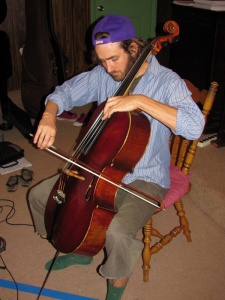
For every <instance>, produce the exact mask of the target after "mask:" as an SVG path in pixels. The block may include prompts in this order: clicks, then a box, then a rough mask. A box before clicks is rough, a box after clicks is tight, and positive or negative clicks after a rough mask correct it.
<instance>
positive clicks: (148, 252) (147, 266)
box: [142, 220, 152, 282]
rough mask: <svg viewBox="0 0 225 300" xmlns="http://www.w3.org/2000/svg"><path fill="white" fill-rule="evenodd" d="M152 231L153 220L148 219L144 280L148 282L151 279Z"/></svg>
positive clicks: (144, 230) (145, 230)
mask: <svg viewBox="0 0 225 300" xmlns="http://www.w3.org/2000/svg"><path fill="white" fill-rule="evenodd" d="M151 233H152V220H150V221H148V223H147V224H146V225H145V226H144V229H143V235H144V239H143V242H144V249H143V255H142V257H143V267H142V268H143V280H144V281H145V282H148V280H149V272H150V260H151V250H150V244H151Z"/></svg>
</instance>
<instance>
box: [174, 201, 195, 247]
mask: <svg viewBox="0 0 225 300" xmlns="http://www.w3.org/2000/svg"><path fill="white" fill-rule="evenodd" d="M174 206H175V208H176V210H177V215H178V216H179V219H180V226H182V229H183V233H184V235H185V236H186V239H187V241H188V242H191V241H192V240H191V231H190V229H189V223H188V220H187V218H186V216H185V211H184V206H183V202H182V200H181V199H180V200H179V201H177V202H176V203H175V204H174Z"/></svg>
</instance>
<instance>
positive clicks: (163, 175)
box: [46, 56, 204, 188]
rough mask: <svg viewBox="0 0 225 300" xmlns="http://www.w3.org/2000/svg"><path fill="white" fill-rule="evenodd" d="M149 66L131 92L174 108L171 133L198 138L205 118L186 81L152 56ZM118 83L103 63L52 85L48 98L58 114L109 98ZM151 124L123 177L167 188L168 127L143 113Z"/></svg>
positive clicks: (125, 179)
mask: <svg viewBox="0 0 225 300" xmlns="http://www.w3.org/2000/svg"><path fill="white" fill-rule="evenodd" d="M148 60H149V61H151V62H150V65H149V67H148V69H147V71H146V72H145V74H144V75H143V76H142V78H141V80H140V81H139V83H138V85H137V86H136V88H135V89H134V91H133V94H143V95H146V96H147V97H150V98H152V99H154V100H156V101H158V102H161V103H164V104H167V105H170V106H173V107H176V108H177V109H178V112H177V123H176V129H175V131H174V133H175V134H176V135H182V136H184V137H185V138H187V139H190V140H194V139H197V138H199V136H200V135H201V133H202V130H203V127H204V118H203V115H202V113H201V111H200V110H199V108H198V106H197V105H196V104H195V103H194V101H193V100H192V98H191V93H190V91H189V90H188V89H187V87H186V84H185V82H184V81H183V80H182V79H181V78H180V77H179V76H178V75H177V74H176V73H175V72H173V71H172V70H170V69H168V68H165V67H163V66H161V65H160V64H159V63H158V61H157V59H156V58H155V56H150V58H149V59H148ZM120 84H121V83H120V82H116V81H115V80H114V79H113V78H112V77H111V76H110V75H109V74H108V73H107V72H106V70H105V69H104V68H103V67H102V66H97V67H95V68H94V69H93V70H91V71H88V72H84V73H81V74H79V75H77V76H75V77H73V78H72V79H70V80H68V81H66V82H65V83H63V84H62V85H61V86H58V87H56V88H55V91H54V92H53V93H52V94H50V95H49V96H48V97H47V99H46V102H47V101H48V100H51V101H54V102H55V103H56V104H57V105H58V108H59V109H58V114H61V113H62V112H63V111H69V110H71V109H72V108H73V107H76V106H82V105H85V104H87V103H90V102H94V101H97V102H98V104H100V103H102V102H104V101H105V100H106V99H107V98H108V97H112V96H113V95H114V94H115V92H116V90H117V88H118V87H119V86H120ZM145 115H146V116H147V118H148V119H149V120H150V124H151V138H150V142H149V144H148V145H147V148H146V151H145V153H144V155H143V156H142V158H141V159H140V161H139V162H138V163H137V165H136V167H135V169H134V172H133V173H129V174H127V175H126V177H125V178H124V179H123V182H124V183H126V184H129V183H131V182H132V181H134V180H136V179H140V180H144V181H148V182H154V183H156V184H158V185H160V186H162V187H164V188H169V185H170V179H169V164H170V152H169V148H168V141H169V136H170V133H171V130H170V129H169V128H168V127H167V126H165V125H164V124H162V123H161V122H159V121H158V120H156V119H154V118H152V117H151V116H150V115H148V114H146V113H145Z"/></svg>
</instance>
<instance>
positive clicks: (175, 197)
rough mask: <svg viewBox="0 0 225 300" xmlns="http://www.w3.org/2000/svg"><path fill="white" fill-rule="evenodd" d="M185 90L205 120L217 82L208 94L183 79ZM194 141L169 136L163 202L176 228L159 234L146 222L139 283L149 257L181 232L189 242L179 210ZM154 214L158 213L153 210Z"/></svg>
mask: <svg viewBox="0 0 225 300" xmlns="http://www.w3.org/2000/svg"><path fill="white" fill-rule="evenodd" d="M185 82H186V85H187V87H188V88H189V90H190V91H191V92H192V98H193V100H194V101H195V102H196V103H201V105H202V107H203V108H202V113H203V115H204V118H205V120H206V119H207V116H208V114H209V113H210V110H211V108H212V105H213V102H214V99H215V96H216V91H217V87H218V83H217V82H212V83H211V85H210V88H209V90H208V91H206V90H202V91H200V90H199V89H197V88H196V87H195V86H194V85H193V84H192V83H191V82H190V81H188V80H185ZM197 144H198V140H194V141H190V140H186V139H185V138H183V137H181V136H175V135H174V134H171V137H170V141H169V147H170V151H171V169H170V179H171V186H170V190H169V191H168V193H167V195H166V196H165V198H164V199H163V204H164V207H165V208H166V207H168V206H171V205H174V208H175V213H176V218H178V221H179V223H178V224H179V225H178V226H177V227H175V228H173V229H171V230H170V232H169V233H167V234H164V235H162V234H161V233H159V231H158V230H157V229H155V228H153V221H152V220H150V221H149V222H148V223H147V224H146V225H145V226H144V228H143V236H144V238H143V242H144V250H143V254H142V259H143V280H144V281H145V282H147V281H148V280H149V271H150V260H151V256H152V255H153V254H155V253H157V252H159V250H161V249H162V248H163V247H164V246H165V245H167V244H168V243H170V242H171V241H172V239H173V238H174V237H176V236H177V235H179V234H180V233H181V232H183V233H184V235H185V236H186V239H187V241H188V242H191V231H190V229H189V223H188V220H187V218H186V216H185V211H184V208H183V202H182V199H181V197H183V196H184V195H186V194H188V193H189V192H190V190H191V183H190V182H189V179H190V176H189V174H190V168H191V165H192V162H193V160H194V157H195V153H196V150H197ZM156 213H158V211H156ZM152 236H154V237H157V238H158V239H159V241H158V242H156V243H155V244H153V245H151V242H152V240H151V237H152Z"/></svg>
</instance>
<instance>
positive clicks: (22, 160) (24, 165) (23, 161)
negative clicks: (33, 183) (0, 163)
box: [0, 157, 32, 175]
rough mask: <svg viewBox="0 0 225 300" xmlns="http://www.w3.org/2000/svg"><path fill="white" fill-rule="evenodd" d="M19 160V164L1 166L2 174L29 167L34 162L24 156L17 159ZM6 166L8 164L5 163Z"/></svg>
mask: <svg viewBox="0 0 225 300" xmlns="http://www.w3.org/2000/svg"><path fill="white" fill-rule="evenodd" d="M17 161H18V164H17V165H15V166H12V167H8V168H0V174H1V175H5V174H8V173H11V172H14V171H17V170H20V169H22V168H28V167H31V166H32V164H31V163H30V162H29V161H27V160H26V159H25V158H24V157H23V158H20V159H17ZM8 165H10V164H8ZM5 166H7V165H5Z"/></svg>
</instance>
